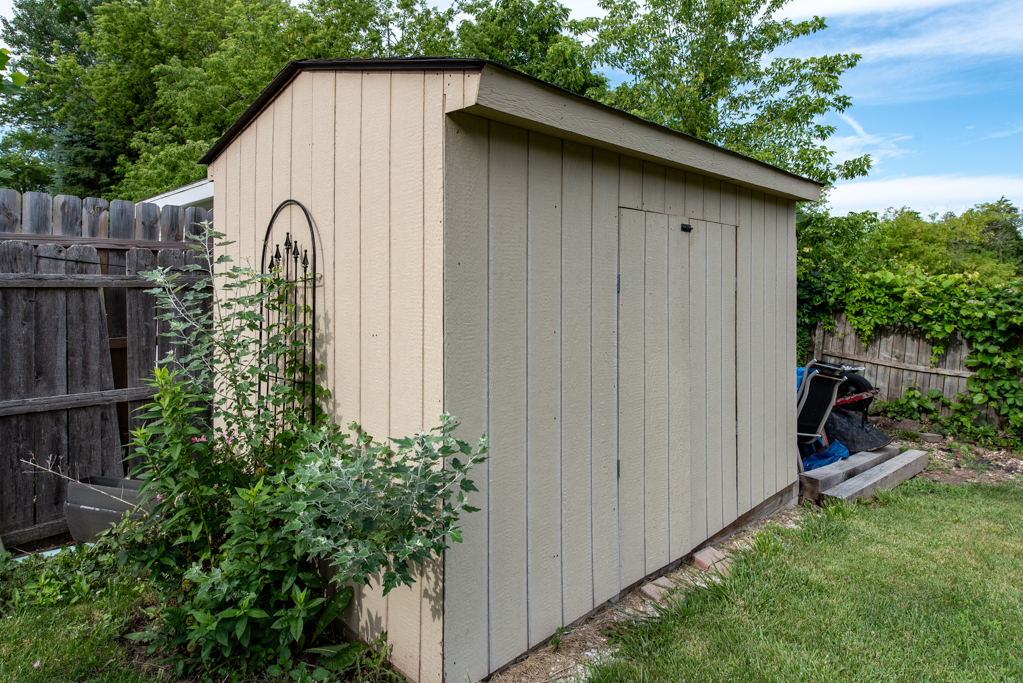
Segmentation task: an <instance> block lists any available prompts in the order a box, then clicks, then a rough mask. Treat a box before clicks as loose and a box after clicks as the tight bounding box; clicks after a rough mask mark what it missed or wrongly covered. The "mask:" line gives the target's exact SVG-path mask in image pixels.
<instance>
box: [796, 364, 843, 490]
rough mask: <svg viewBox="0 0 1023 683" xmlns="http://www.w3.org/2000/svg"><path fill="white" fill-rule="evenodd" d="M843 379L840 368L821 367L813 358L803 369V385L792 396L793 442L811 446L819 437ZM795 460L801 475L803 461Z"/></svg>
mask: <svg viewBox="0 0 1023 683" xmlns="http://www.w3.org/2000/svg"><path fill="white" fill-rule="evenodd" d="M845 379H846V375H845V373H844V372H843V371H842V367H841V366H839V365H832V364H830V363H821V362H819V361H818V360H817V359H816V358H815V359H814V360H812V361H810V362H809V363H808V364H807V365H806V369H805V370H804V371H803V382H802V384H800V385H799V392H798V393H797V396H796V440H797V441H798V442H799V443H800V444H809V443H813V442H814V441H816V440H817V439H820V438H822V437H823V434H824V423H825V422H827V421H828V415H830V414H831V410H832V408H834V407H835V399H836V398H838V387H839V386H840V385H841V384H842V382H844V381H845ZM797 457H798V458H799V471H800V472H802V471H803V458H802V456H801V455H798V454H797Z"/></svg>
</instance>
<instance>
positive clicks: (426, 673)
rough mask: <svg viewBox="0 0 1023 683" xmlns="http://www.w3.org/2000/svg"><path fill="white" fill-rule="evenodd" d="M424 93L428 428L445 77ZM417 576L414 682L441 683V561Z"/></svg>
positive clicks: (440, 406) (430, 423)
mask: <svg viewBox="0 0 1023 683" xmlns="http://www.w3.org/2000/svg"><path fill="white" fill-rule="evenodd" d="M423 92H424V95H423V264H422V268H423V426H424V427H425V428H427V429H429V428H431V427H435V426H437V425H438V424H439V423H440V422H439V419H438V418H439V416H440V414H441V413H442V412H444V74H443V73H441V72H432V73H427V74H426V75H425V77H424V82H423ZM469 438H473V436H472V435H470V436H469ZM420 576H421V579H420V580H421V581H422V584H423V586H422V590H423V602H422V605H421V606H420V645H419V650H420V660H419V683H427V682H431V683H440V681H442V680H443V678H444V602H443V595H444V563H443V559H439V560H437V561H434V562H430V563H428V564H427V565H426V566H424V567H423V571H422V573H421V575H420Z"/></svg>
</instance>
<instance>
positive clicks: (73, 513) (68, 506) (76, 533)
mask: <svg viewBox="0 0 1023 683" xmlns="http://www.w3.org/2000/svg"><path fill="white" fill-rule="evenodd" d="M140 486H142V482H141V481H139V480H138V479H115V478H113V477H87V478H85V479H83V480H82V481H80V482H68V485H67V501H65V503H64V516H65V517H66V518H67V528H68V531H70V532H71V537H72V538H73V539H75V540H76V541H78V542H80V543H92V542H94V541H96V539H97V538H99V535H100V534H101V533H102V532H103V531H105V530H107V529H109V528H110V526H111V525H114V524H117V523H118V522H120V521H121V517H123V516H124V513H125V512H127V511H128V510H131V509H132V508H134V507H135V506H136V505H137V504H138V495H139V487H140ZM131 516H132V518H133V519H138V518H139V517H141V516H142V512H141V511H140V510H136V511H135V512H133V513H132V514H131Z"/></svg>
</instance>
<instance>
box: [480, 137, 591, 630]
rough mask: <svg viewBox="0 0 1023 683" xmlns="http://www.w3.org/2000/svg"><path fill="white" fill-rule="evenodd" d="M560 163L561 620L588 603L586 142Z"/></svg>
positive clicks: (570, 145) (567, 148) (568, 145)
mask: <svg viewBox="0 0 1023 683" xmlns="http://www.w3.org/2000/svg"><path fill="white" fill-rule="evenodd" d="M562 165H563V172H562V186H563V191H562V213H561V215H562V223H561V243H562V246H561V264H562V265H561V327H562V336H561V373H562V378H561V416H562V418H561V479H562V487H561V520H562V524H561V566H562V596H563V597H562V602H563V618H562V621H563V622H564V620H565V619H571V615H573V614H586V613H587V612H589V611H590V610H591V609H592V608H593V550H592V546H591V543H592V534H591V529H592V520H591V515H590V498H591V493H590V486H591V481H590V454H591V446H590V415H591V410H592V408H591V390H590V381H591V380H590V377H591V373H592V361H591V353H592V351H591V346H590V324H591V320H592V314H591V310H590V292H591V283H590V273H591V272H592V271H591V268H592V266H591V263H590V259H591V249H592V245H591V231H592V224H593V220H592V216H591V211H592V207H593V196H592V191H593V150H592V148H590V147H588V146H586V145H581V144H577V143H574V142H568V141H566V142H565V143H564V154H563V159H562ZM492 410H493V408H492ZM498 485H500V483H499V484H498Z"/></svg>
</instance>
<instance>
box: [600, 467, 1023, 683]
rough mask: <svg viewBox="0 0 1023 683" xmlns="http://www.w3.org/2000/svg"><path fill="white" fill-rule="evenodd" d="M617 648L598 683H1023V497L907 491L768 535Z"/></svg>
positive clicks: (1004, 488) (631, 629) (983, 490)
mask: <svg viewBox="0 0 1023 683" xmlns="http://www.w3.org/2000/svg"><path fill="white" fill-rule="evenodd" d="M613 642H614V644H615V645H616V646H617V651H616V653H615V654H614V655H612V656H611V657H610V658H609V659H607V660H605V661H603V662H602V663H601V664H599V665H596V666H594V667H593V668H592V670H591V671H590V674H589V678H588V680H589V681H591V682H592V683H610V682H613V681H651V682H652V681H658V682H660V681H701V682H702V681H736V682H742V681H758V682H759V681H772V682H773V681H777V682H779V683H782V682H788V681H799V682H800V683H813V682H830V681H836V682H837V681H842V682H846V681H1020V680H1023V486H1020V485H1019V484H1018V483H1015V482H1012V483H1009V484H1003V485H999V486H992V485H984V484H968V485H963V486H955V487H952V486H948V485H945V484H941V483H938V482H931V481H923V480H913V481H910V482H907V483H905V484H903V485H902V486H900V487H898V488H897V489H895V490H894V491H890V492H884V493H882V494H881V496H880V497H879V499H878V500H877V501H874V502H870V503H861V504H858V505H854V506H848V505H837V506H832V507H830V508H828V509H826V510H825V511H824V512H823V513H812V514H808V515H807V516H806V517H805V518H804V520H803V522H802V526H801V528H799V529H792V530H790V529H784V530H783V529H778V528H770V527H769V528H768V530H767V531H765V532H762V533H761V534H759V535H758V537H757V538H756V541H755V544H754V551H753V552H751V553H745V554H743V555H741V556H739V557H737V561H736V564H735V566H734V568H733V571H732V573H731V575H730V576H729V577H728V578H727V579H726V580H725V581H724V582H722V583H721V584H720V585H716V586H715V585H712V586H711V588H710V589H700V588H696V587H694V588H693V589H691V590H689V591H688V592H687V594H686V599H685V600H684V601H683V602H681V603H678V602H677V603H675V604H672V605H669V606H667V607H664V608H663V609H661V610H660V612H659V613H658V614H657V615H654V616H651V617H650V618H648V619H646V620H643V621H641V622H637V623H634V624H632V625H629V626H626V627H624V629H623V630H622V631H620V632H619V633H618V634H616V635H615V637H614V638H613Z"/></svg>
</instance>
